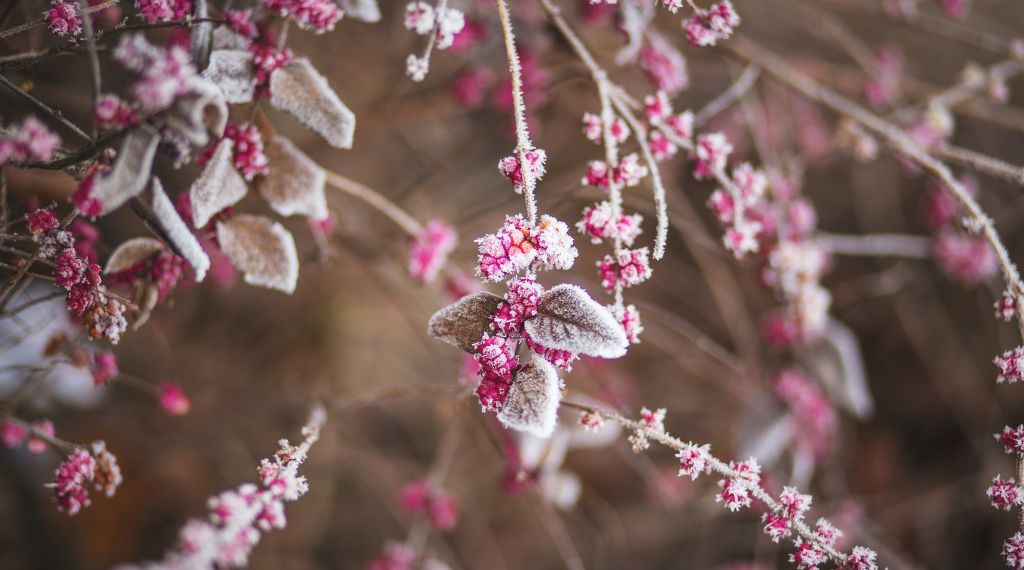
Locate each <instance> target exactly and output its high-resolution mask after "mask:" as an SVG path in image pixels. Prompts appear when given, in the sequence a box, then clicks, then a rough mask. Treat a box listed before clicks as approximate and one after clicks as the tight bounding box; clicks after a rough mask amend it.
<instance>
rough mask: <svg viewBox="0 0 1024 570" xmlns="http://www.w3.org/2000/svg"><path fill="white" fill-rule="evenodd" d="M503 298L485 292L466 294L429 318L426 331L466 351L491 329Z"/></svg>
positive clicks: (470, 350) (471, 349)
mask: <svg viewBox="0 0 1024 570" xmlns="http://www.w3.org/2000/svg"><path fill="white" fill-rule="evenodd" d="M503 302H504V299H502V298H501V297H499V296H497V295H495V294H493V293H488V292H486V291H480V292H479V293H473V294H471V295H466V296H465V297H463V298H461V299H459V300H458V301H456V302H454V303H452V304H451V305H448V306H447V307H445V308H443V309H441V310H440V311H438V312H436V313H434V316H432V317H430V322H429V323H428V324H427V333H428V334H429V335H430V336H432V337H434V338H436V339H438V340H440V341H442V342H446V343H448V344H450V345H452V346H457V347H459V348H461V349H462V350H465V351H466V352H470V353H471V352H473V345H474V344H476V343H478V342H480V339H481V338H482V337H483V336H484V333H485V332H488V331H490V330H491V318H492V317H493V316H494V313H496V312H497V311H498V307H500V306H501V304H502V303H503Z"/></svg>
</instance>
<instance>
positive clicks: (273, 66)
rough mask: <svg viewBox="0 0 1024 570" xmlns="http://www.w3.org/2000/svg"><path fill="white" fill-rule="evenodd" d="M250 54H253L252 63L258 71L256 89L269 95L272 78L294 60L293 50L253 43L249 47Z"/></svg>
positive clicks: (256, 73) (256, 72)
mask: <svg viewBox="0 0 1024 570" xmlns="http://www.w3.org/2000/svg"><path fill="white" fill-rule="evenodd" d="M249 53H251V54H252V57H253V61H252V63H253V67H254V68H255V70H256V71H255V77H256V89H257V90H258V91H259V92H260V93H268V92H269V91H270V76H271V75H272V74H273V73H274V72H275V71H277V70H278V69H279V68H281V67H283V66H284V65H286V64H287V63H288V62H290V61H291V60H292V57H293V54H292V50H290V49H288V48H281V49H280V50H278V49H277V46H276V45H272V44H262V43H259V42H253V43H252V45H250V46H249Z"/></svg>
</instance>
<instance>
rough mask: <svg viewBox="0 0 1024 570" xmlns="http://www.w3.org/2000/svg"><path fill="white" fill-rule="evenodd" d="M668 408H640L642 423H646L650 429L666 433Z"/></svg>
mask: <svg viewBox="0 0 1024 570" xmlns="http://www.w3.org/2000/svg"><path fill="white" fill-rule="evenodd" d="M666 413H667V410H665V408H658V409H657V410H656V411H653V412H652V411H651V410H649V409H647V408H641V409H640V423H642V424H644V425H645V426H646V427H647V428H648V429H650V430H652V431H656V432H658V433H665V414H666Z"/></svg>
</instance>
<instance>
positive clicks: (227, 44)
mask: <svg viewBox="0 0 1024 570" xmlns="http://www.w3.org/2000/svg"><path fill="white" fill-rule="evenodd" d="M249 43H250V42H249V40H248V39H246V37H245V36H243V35H242V34H239V33H237V32H235V31H234V30H232V29H231V28H229V27H227V26H217V27H216V28H214V30H213V41H212V45H211V46H210V47H212V48H213V49H215V50H216V49H244V50H247V49H249Z"/></svg>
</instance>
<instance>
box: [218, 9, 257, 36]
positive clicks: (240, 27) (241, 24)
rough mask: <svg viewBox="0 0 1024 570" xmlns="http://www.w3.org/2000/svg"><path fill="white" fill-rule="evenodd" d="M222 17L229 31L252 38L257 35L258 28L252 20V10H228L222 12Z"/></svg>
mask: <svg viewBox="0 0 1024 570" xmlns="http://www.w3.org/2000/svg"><path fill="white" fill-rule="evenodd" d="M224 17H225V19H226V20H227V21H228V27H230V28H231V31H233V32H235V33H236V34H238V35H240V36H242V37H243V38H247V39H250V40H254V39H256V37H257V36H259V34H260V31H259V28H257V27H256V23H255V22H253V21H252V10H229V11H227V12H225V13H224Z"/></svg>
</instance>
